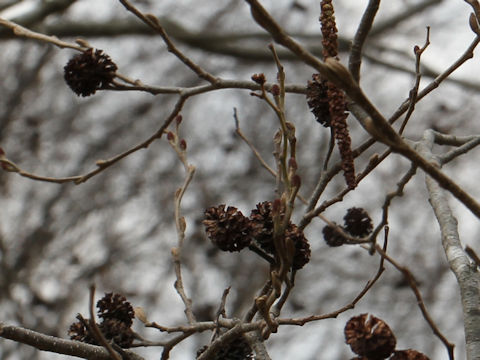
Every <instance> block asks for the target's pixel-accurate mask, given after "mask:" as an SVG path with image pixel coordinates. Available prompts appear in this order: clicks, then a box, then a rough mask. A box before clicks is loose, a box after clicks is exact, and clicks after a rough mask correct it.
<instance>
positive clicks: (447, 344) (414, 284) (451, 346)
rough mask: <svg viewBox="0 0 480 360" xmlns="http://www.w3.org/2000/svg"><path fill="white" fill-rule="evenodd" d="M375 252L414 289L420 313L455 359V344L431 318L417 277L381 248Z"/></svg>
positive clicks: (376, 248)
mask: <svg viewBox="0 0 480 360" xmlns="http://www.w3.org/2000/svg"><path fill="white" fill-rule="evenodd" d="M375 250H376V251H377V252H378V253H379V254H380V256H381V257H383V258H385V260H387V261H388V262H389V263H390V264H392V265H393V266H394V267H395V268H396V269H397V270H399V271H400V272H401V273H402V274H403V276H404V277H405V279H406V280H407V281H408V284H409V285H410V288H411V289H412V291H413V293H414V295H415V298H416V299H417V305H418V307H419V308H420V311H421V312H422V315H423V317H424V318H425V320H426V321H427V323H428V325H429V326H430V328H431V329H432V331H433V333H434V334H435V335H436V336H437V337H438V338H439V339H440V341H441V342H442V343H443V344H444V345H445V347H446V348H447V351H448V356H449V359H450V360H453V359H454V355H453V349H454V347H455V344H452V343H450V342H449V341H448V339H447V338H446V337H445V336H444V335H443V334H442V332H441V331H440V329H439V328H438V326H437V325H436V324H435V321H434V320H433V319H432V317H431V316H430V313H429V312H428V310H427V307H426V306H425V303H424V302H423V298H422V294H421V293H420V290H419V289H418V286H417V281H416V280H415V277H414V276H413V275H412V273H411V272H410V270H408V268H406V267H404V266H402V265H400V264H399V263H397V262H396V261H395V260H394V259H393V258H391V257H390V256H388V255H387V253H386V252H385V251H384V250H383V249H382V248H381V247H380V246H378V245H377V246H376V247H375Z"/></svg>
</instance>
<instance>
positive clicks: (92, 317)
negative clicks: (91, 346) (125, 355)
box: [88, 284, 122, 360]
mask: <svg viewBox="0 0 480 360" xmlns="http://www.w3.org/2000/svg"><path fill="white" fill-rule="evenodd" d="M94 304H95V285H93V284H92V285H90V297H89V307H88V309H89V311H90V319H89V321H88V324H89V325H90V327H89V328H90V329H92V333H93V336H94V337H95V340H96V341H98V343H99V344H101V345H102V346H103V347H104V348H105V349H106V350H107V351H108V353H109V354H110V356H111V357H112V359H114V360H122V358H121V356H120V355H119V354H118V353H117V352H116V351H115V350H113V348H112V346H111V345H110V344H109V342H108V341H107V339H105V336H103V334H102V332H101V331H100V329H99V328H98V325H97V322H96V321H95V311H94Z"/></svg>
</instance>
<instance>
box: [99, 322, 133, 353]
mask: <svg viewBox="0 0 480 360" xmlns="http://www.w3.org/2000/svg"><path fill="white" fill-rule="evenodd" d="M99 328H100V331H101V332H102V334H103V335H104V336H105V338H106V339H108V340H112V341H113V342H115V343H116V344H117V345H118V346H120V347H122V348H128V347H130V346H131V345H132V343H133V340H134V334H133V331H132V329H131V328H130V326H129V325H127V324H126V323H124V322H123V321H120V320H118V319H113V318H112V319H105V320H104V321H103V322H102V323H101V324H100V325H99Z"/></svg>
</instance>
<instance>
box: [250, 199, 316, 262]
mask: <svg viewBox="0 0 480 360" xmlns="http://www.w3.org/2000/svg"><path fill="white" fill-rule="evenodd" d="M272 209H273V206H272V202H271V201H264V202H262V203H258V204H257V207H256V209H253V210H252V212H251V214H250V223H251V227H252V237H253V238H254V239H255V241H256V242H257V243H258V244H259V245H260V247H261V248H262V249H263V250H265V251H266V252H268V253H270V254H275V244H274V242H273V214H272ZM280 213H281V216H283V211H281V210H280ZM285 237H286V238H290V239H291V240H292V242H293V244H294V245H295V254H294V255H293V264H292V268H293V269H294V270H299V269H301V268H303V267H304V266H305V265H306V264H307V263H308V262H309V261H310V255H311V251H310V244H309V243H308V240H307V239H306V238H305V235H304V234H303V231H301V230H300V229H299V228H298V227H297V226H296V225H295V224H292V223H291V222H290V224H288V227H287V229H286V231H285Z"/></svg>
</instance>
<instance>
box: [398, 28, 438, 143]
mask: <svg viewBox="0 0 480 360" xmlns="http://www.w3.org/2000/svg"><path fill="white" fill-rule="evenodd" d="M428 45H430V26H427V38H426V39H425V44H424V45H423V46H422V47H421V48H420V47H418V46H415V48H414V52H415V85H414V86H413V88H412V89H411V90H410V94H409V101H410V104H409V106H408V110H407V113H406V114H405V119H404V120H403V122H402V125H401V126H400V129H399V130H398V133H399V134H402V133H403V130H404V129H405V126H407V123H408V120H409V119H410V117H411V116H412V114H413V111H414V110H415V104H416V103H417V96H418V89H419V88H420V80H421V79H422V73H421V71H420V59H421V57H422V54H423V52H424V51H425V50H426V49H427V47H428Z"/></svg>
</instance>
